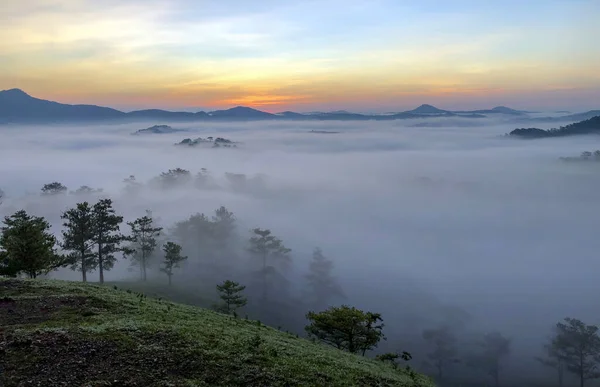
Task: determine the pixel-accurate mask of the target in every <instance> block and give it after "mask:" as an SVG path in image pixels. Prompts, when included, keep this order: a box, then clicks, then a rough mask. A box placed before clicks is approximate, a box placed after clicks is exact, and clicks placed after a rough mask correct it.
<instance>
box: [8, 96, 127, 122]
mask: <svg viewBox="0 0 600 387" xmlns="http://www.w3.org/2000/svg"><path fill="white" fill-rule="evenodd" d="M125 117H126V113H123V112H121V111H118V110H115V109H111V108H106V107H101V106H96V105H67V104H62V103H58V102H52V101H46V100H43V99H39V98H34V97H32V96H30V95H29V94H27V93H25V92H24V91H23V90H20V89H10V90H3V91H0V122H3V123H11V122H24V123H35V122H64V121H95V120H115V119H123V118H125Z"/></svg>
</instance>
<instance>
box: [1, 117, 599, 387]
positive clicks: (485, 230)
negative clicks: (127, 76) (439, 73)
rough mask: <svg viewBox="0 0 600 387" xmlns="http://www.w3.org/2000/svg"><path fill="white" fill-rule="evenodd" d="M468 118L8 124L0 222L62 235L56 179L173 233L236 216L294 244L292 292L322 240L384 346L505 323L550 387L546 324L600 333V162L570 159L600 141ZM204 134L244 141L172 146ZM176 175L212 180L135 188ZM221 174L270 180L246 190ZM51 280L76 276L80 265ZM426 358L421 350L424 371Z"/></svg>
mask: <svg viewBox="0 0 600 387" xmlns="http://www.w3.org/2000/svg"><path fill="white" fill-rule="evenodd" d="M464 121H465V120H464V119H463V120H462V121H461V120H453V119H448V118H445V119H430V120H428V121H427V122H428V123H431V125H430V126H426V125H420V127H415V126H414V124H415V121H411V120H398V121H390V122H348V121H346V122H289V121H285V122H235V123H216V124H215V123H194V124H176V123H172V124H169V123H162V122H161V123H157V124H169V125H171V126H172V127H174V128H183V129H187V130H188V131H189V132H180V133H172V134H147V135H131V133H132V132H134V131H136V130H138V129H142V128H145V127H147V126H150V125H147V124H146V123H142V124H123V125H105V126H99V125H94V126H85V125H79V126H57V125H47V126H30V127H25V126H1V127H0V134H1V135H2V141H0V188H1V189H2V190H3V191H4V192H5V193H6V196H7V197H6V198H5V199H4V200H3V203H2V205H1V206H0V215H2V216H5V215H9V214H11V213H13V212H15V211H16V210H18V209H21V208H24V209H26V210H28V211H30V212H31V213H32V214H35V215H38V216H45V217H46V218H47V219H48V220H49V221H51V222H52V224H53V231H55V232H56V234H57V236H59V235H60V224H61V220H60V214H61V212H62V211H64V210H66V209H67V208H69V207H70V206H73V205H74V204H75V203H76V202H77V201H79V199H80V198H78V197H76V196H74V195H69V196H67V197H65V198H58V199H57V198H42V197H40V195H39V191H40V188H41V187H42V186H43V185H44V184H46V183H49V182H52V181H59V182H61V183H63V184H64V185H66V186H67V187H69V190H75V189H76V188H78V187H80V186H82V185H87V186H90V187H93V188H102V189H103V190H104V193H103V194H104V195H108V196H110V197H111V198H113V200H114V201H115V206H116V208H117V210H118V212H119V213H120V214H122V215H124V217H125V220H126V221H131V220H133V219H135V218H137V217H140V216H143V215H144V214H145V213H144V211H145V210H146V209H149V210H151V211H152V214H153V216H155V217H156V218H157V219H158V221H159V223H160V225H161V226H164V227H165V229H167V230H168V229H169V227H171V226H172V225H173V224H174V223H175V222H178V221H182V220H185V219H186V218H188V217H189V216H190V215H192V214H194V213H197V212H200V213H205V214H207V215H210V214H212V213H213V212H214V210H215V209H216V208H218V207H220V206H225V207H227V209H229V210H230V211H232V212H233V213H234V214H235V216H236V218H237V221H238V223H237V232H238V233H239V234H240V236H241V238H242V239H247V238H248V237H249V236H250V232H249V230H250V229H251V228H253V227H261V228H268V229H270V230H272V231H273V233H274V234H275V235H276V236H278V237H279V238H281V239H282V240H283V242H284V243H285V245H286V246H288V247H289V248H291V249H292V254H291V256H292V261H293V267H294V270H293V272H291V273H290V274H289V279H291V280H292V282H293V283H294V284H295V286H296V288H297V289H298V293H301V290H300V289H301V286H302V285H301V284H302V276H303V275H304V272H305V271H306V268H307V266H308V262H309V260H310V258H311V254H312V250H313V248H314V247H317V246H318V247H320V248H321V249H322V250H323V252H324V254H325V255H326V256H327V257H328V258H330V259H332V260H333V261H334V262H335V269H334V270H335V275H336V277H337V278H338V280H339V282H340V284H341V286H342V287H343V289H344V292H345V293H346V296H347V298H346V299H345V300H341V301H340V302H338V303H341V302H343V303H348V304H351V305H356V306H357V307H361V308H363V309H368V310H372V311H376V312H380V313H382V315H383V319H384V322H385V323H386V328H385V330H384V332H385V333H386V334H387V335H388V337H389V340H388V341H386V342H385V343H382V344H381V347H382V348H384V349H385V350H405V349H406V350H410V351H413V352H415V353H419V351H420V349H419V348H418V347H419V345H420V344H418V342H419V340H420V333H419V332H420V331H421V330H422V329H425V328H432V327H435V326H436V325H437V324H439V323H441V322H444V321H446V320H447V319H448V318H449V317H448V315H447V314H445V313H446V312H444V310H446V309H445V307H446V306H452V307H459V308H462V309H463V310H464V311H466V312H467V313H468V314H469V315H470V316H471V318H470V319H468V323H467V328H466V329H468V331H469V332H486V331H490V330H499V331H501V332H502V333H503V334H505V335H506V336H508V337H510V338H511V339H512V351H511V355H510V357H509V358H508V359H507V364H506V366H505V371H503V372H506V375H507V376H506V378H505V380H508V379H509V377H510V378H516V377H517V376H516V375H520V376H521V377H524V376H523V375H524V374H527V376H526V377H527V378H529V379H527V382H529V381H534V380H542V381H543V380H545V379H543V378H544V377H545V376H544V375H545V374H544V373H546V374H548V373H549V375H550V376H548V377H549V378H550V379H549V380H550V381H552V382H553V381H554V379H552V378H553V377H554V376H553V374H552V371H551V370H550V371H547V370H544V369H543V368H541V366H538V365H536V363H535V362H534V361H533V357H534V356H536V355H538V352H539V351H540V348H541V345H542V340H544V339H545V338H546V336H547V335H548V334H549V330H550V328H551V327H552V326H553V325H554V324H555V323H556V322H558V321H559V320H562V319H563V318H565V317H567V316H569V317H575V318H579V319H582V320H583V321H585V322H587V323H589V324H596V323H600V321H599V320H600V311H598V310H597V295H598V294H599V291H600V282H599V281H598V278H597V276H598V273H599V272H600V259H598V251H600V238H598V227H597V225H598V214H597V210H598V208H599V207H598V192H600V179H598V176H599V175H600V170H598V169H596V168H594V167H593V166H589V165H579V164H577V165H568V164H565V163H562V162H560V161H559V157H561V156H577V155H579V154H580V153H581V152H582V151H586V150H590V151H593V150H595V149H597V148H600V144H598V141H597V139H595V138H590V137H571V138H559V139H542V140H515V139H512V138H507V137H504V134H505V133H507V132H509V131H511V130H512V129H514V128H515V127H517V126H516V125H515V124H511V123H510V122H505V121H502V120H500V119H478V120H473V121H469V123H464ZM472 122H477V123H479V124H478V125H477V126H473V125H472ZM519 126H521V125H519ZM536 126H538V127H542V128H544V129H546V128H550V127H551V126H552V124H542V125H541V126H540V125H538V124H536ZM310 131H335V132H339V133H311V132H310ZM207 136H214V137H225V138H227V139H231V140H232V141H235V142H237V143H238V144H237V148H219V149H213V148H210V147H183V146H174V143H177V142H180V141H181V140H183V139H184V138H196V137H207ZM178 167H179V168H183V169H186V170H189V171H190V172H192V173H194V174H195V173H197V172H199V171H200V170H201V168H206V169H207V170H208V171H209V173H210V175H211V176H212V178H213V181H214V184H215V185H216V186H214V187H212V188H207V189H198V188H194V187H189V188H186V187H184V188H179V189H175V190H168V191H161V190H157V189H145V190H144V191H143V192H142V193H140V194H139V195H137V196H135V197H134V198H131V197H130V196H128V195H126V194H125V193H123V187H124V184H123V179H124V178H126V177H128V176H129V175H135V177H136V178H137V180H138V181H139V182H147V181H149V180H150V179H151V178H153V177H155V176H157V175H159V174H160V173H161V172H165V171H167V170H169V169H175V168H178ZM226 172H230V173H239V174H246V175H247V176H248V178H252V177H254V176H258V178H256V179H253V180H250V181H248V184H247V185H246V186H244V187H242V188H240V187H236V186H234V185H232V183H231V181H229V180H228V179H226V177H225V173H226ZM123 231H127V227H123ZM128 267H129V263H128V262H121V263H119V264H117V266H116V267H115V268H114V269H113V270H112V271H109V272H106V273H105V276H106V279H107V280H108V281H117V280H126V279H130V278H132V277H133V278H134V279H135V278H137V277H136V273H135V272H134V273H133V274H132V273H131V272H130V271H129V270H128ZM187 274H188V277H189V276H190V273H189V272H188V273H187ZM177 275H178V274H177V273H176V274H175V277H174V278H175V279H176V278H177ZM52 276H53V277H56V278H64V279H74V280H78V279H79V274H78V273H76V272H72V271H70V270H68V269H63V270H61V271H59V272H56V273H53V275H52ZM88 278H92V279H94V280H95V279H96V278H97V275H96V274H94V273H91V274H90V275H88ZM223 279H225V278H223ZM221 280H222V279H217V280H215V283H216V282H218V281H221ZM210 286H214V284H210ZM305 312H306V311H304V310H301V311H299V313H300V316H302V315H303V313H305ZM403 324H405V325H403ZM420 357H421V358H420ZM422 357H424V355H418V356H417V355H415V358H414V360H413V362H414V364H413V365H414V366H415V367H417V368H419V367H420V364H421V361H422V360H423V359H422ZM411 364H412V363H411ZM424 370H426V369H424ZM481 377H482V378H484V380H487V379H485V378H486V377H485V374H483V376H481ZM536 378H537V379H536ZM514 380H516V379H514ZM514 383H516V384H514V385H524V384H520V383H521V382H518V381H515V382H514ZM542 384H543V382H542Z"/></svg>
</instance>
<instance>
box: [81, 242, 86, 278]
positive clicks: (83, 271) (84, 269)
mask: <svg viewBox="0 0 600 387" xmlns="http://www.w3.org/2000/svg"><path fill="white" fill-rule="evenodd" d="M80 253H81V275H82V277H83V282H87V267H85V258H86V256H85V249H81V251H80Z"/></svg>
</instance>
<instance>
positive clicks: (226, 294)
mask: <svg viewBox="0 0 600 387" xmlns="http://www.w3.org/2000/svg"><path fill="white" fill-rule="evenodd" d="M244 289H246V287H245V286H243V285H240V284H239V283H237V282H234V281H230V280H227V281H224V282H223V283H222V284H220V285H217V291H218V292H219V297H220V298H221V300H223V305H221V306H219V308H218V309H219V310H221V311H222V312H224V313H227V314H231V313H234V314H235V311H236V310H237V309H239V308H241V307H243V306H245V305H246V303H247V302H248V300H247V299H246V297H244V296H243V295H242V294H241V293H242V292H243V291H244Z"/></svg>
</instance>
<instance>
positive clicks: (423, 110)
mask: <svg viewBox="0 0 600 387" xmlns="http://www.w3.org/2000/svg"><path fill="white" fill-rule="evenodd" d="M407 113H416V114H442V113H446V110H442V109H438V108H436V107H435V106H433V105H429V104H426V103H424V104H423V105H421V106H419V107H418V108H416V109H414V110H409V111H408V112H407Z"/></svg>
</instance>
